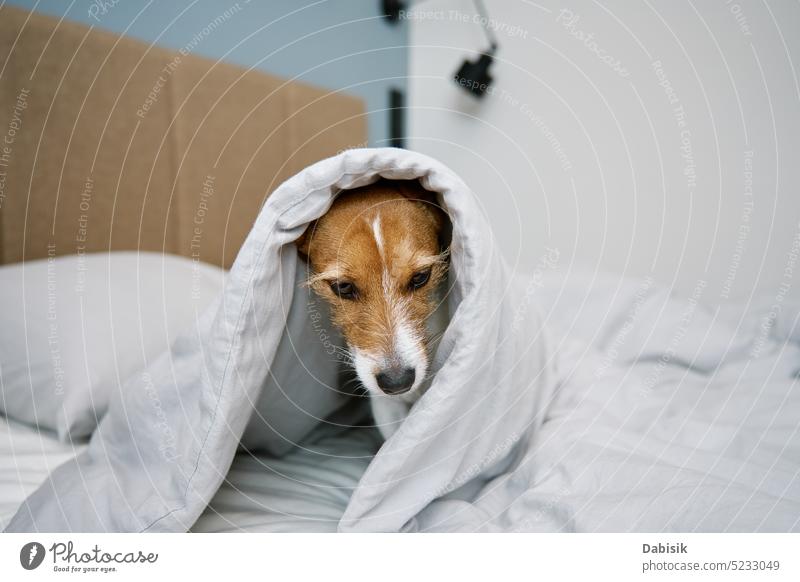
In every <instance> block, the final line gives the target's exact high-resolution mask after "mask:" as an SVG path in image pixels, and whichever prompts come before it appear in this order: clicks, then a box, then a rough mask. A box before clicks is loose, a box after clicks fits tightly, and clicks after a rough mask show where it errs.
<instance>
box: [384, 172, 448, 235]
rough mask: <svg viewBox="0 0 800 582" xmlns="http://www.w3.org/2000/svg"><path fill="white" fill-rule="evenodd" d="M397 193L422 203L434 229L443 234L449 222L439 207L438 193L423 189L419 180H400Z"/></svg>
mask: <svg viewBox="0 0 800 582" xmlns="http://www.w3.org/2000/svg"><path fill="white" fill-rule="evenodd" d="M396 184H397V191H398V193H399V194H400V195H401V196H403V197H404V198H408V199H409V200H414V201H416V202H419V203H421V204H422V205H423V206H424V208H425V210H426V211H427V213H428V215H429V216H430V217H431V220H432V221H433V225H434V228H435V229H436V231H437V232H439V233H441V232H442V231H443V230H444V229H445V227H446V225H447V223H449V220H448V218H447V213H446V212H445V211H444V209H443V208H442V207H441V206H440V205H439V197H438V196H437V195H436V192H431V191H430V190H426V189H425V188H423V187H422V184H420V183H419V180H398V181H397V182H396Z"/></svg>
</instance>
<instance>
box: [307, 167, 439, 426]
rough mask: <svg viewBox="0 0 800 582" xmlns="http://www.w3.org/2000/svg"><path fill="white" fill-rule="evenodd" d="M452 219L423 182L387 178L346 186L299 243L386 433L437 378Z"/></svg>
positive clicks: (316, 289)
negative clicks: (433, 369)
mask: <svg viewBox="0 0 800 582" xmlns="http://www.w3.org/2000/svg"><path fill="white" fill-rule="evenodd" d="M448 224H449V221H448V219H447V217H446V215H445V213H444V211H443V210H442V209H441V208H440V207H439V206H438V205H437V204H436V202H435V196H434V195H433V194H432V193H431V192H428V191H427V190H425V189H424V188H422V186H421V185H420V184H419V182H417V181H416V180H394V181H389V180H382V181H380V182H377V183H375V184H372V185H369V186H364V187H362V188H357V189H354V190H344V191H342V192H341V193H340V194H338V195H337V196H336V199H335V200H334V202H333V205H332V206H331V208H330V209H329V210H328V212H327V213H326V214H325V215H324V216H322V217H321V218H319V219H318V220H316V221H315V222H314V223H312V224H311V225H309V227H308V228H307V229H306V232H305V233H304V234H303V236H301V237H300V239H298V241H297V247H298V250H299V251H300V254H301V255H302V256H304V257H305V258H306V260H307V261H308V263H309V265H310V268H311V273H312V274H311V276H310V277H309V279H308V281H307V285H309V286H310V287H311V288H312V289H313V290H314V292H315V293H316V294H317V295H319V296H320V297H321V298H322V299H324V300H325V301H327V302H328V303H329V304H330V307H331V314H332V320H333V323H334V325H335V326H337V327H338V328H339V329H340V330H341V332H342V335H343V336H344V339H345V341H346V343H347V349H346V350H343V353H344V354H345V357H346V358H347V360H348V362H349V363H350V364H352V366H353V367H354V368H355V372H356V375H357V377H358V379H359V380H360V381H361V384H362V385H363V386H364V388H366V390H367V392H368V394H369V395H370V403H371V406H372V412H373V416H374V418H375V423H376V425H377V426H378V428H379V429H380V431H381V433H382V434H383V436H384V437H385V438H388V437H389V436H391V435H392V434H393V433H394V432H395V431H396V430H397V428H398V427H399V424H400V423H401V422H402V421H403V419H405V417H406V416H407V415H408V411H409V410H410V408H411V406H412V405H413V403H414V402H416V401H417V400H418V399H419V398H420V396H421V395H422V394H423V393H424V392H425V390H427V388H428V386H429V385H430V380H431V378H430V377H429V373H430V368H431V358H432V354H433V353H435V349H436V346H437V345H438V341H439V339H440V338H441V335H442V334H443V333H444V330H445V328H446V326H447V314H446V307H444V306H443V303H444V301H443V299H444V292H443V288H444V287H445V285H443V283H444V281H445V279H446V276H447V269H448V252H447V250H445V248H444V245H443V239H444V233H445V230H446V226H447V225H448Z"/></svg>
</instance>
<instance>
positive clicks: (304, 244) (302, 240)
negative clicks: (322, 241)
mask: <svg viewBox="0 0 800 582" xmlns="http://www.w3.org/2000/svg"><path fill="white" fill-rule="evenodd" d="M316 226H317V223H316V222H311V223H309V225H308V226H306V229H305V230H304V231H303V234H301V235H300V237H299V238H298V239H297V240H295V241H294V244H295V245H296V246H297V252H298V253H300V256H302V257H303V258H304V259H306V260H307V259H308V247H309V245H310V244H311V237H312V235H313V233H314V228H315V227H316Z"/></svg>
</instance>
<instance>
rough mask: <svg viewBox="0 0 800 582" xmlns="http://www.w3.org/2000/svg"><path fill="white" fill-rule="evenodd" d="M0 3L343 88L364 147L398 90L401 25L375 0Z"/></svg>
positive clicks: (403, 57)
mask: <svg viewBox="0 0 800 582" xmlns="http://www.w3.org/2000/svg"><path fill="white" fill-rule="evenodd" d="M8 3H9V4H12V5H16V6H21V7H23V8H27V9H35V10H37V11H39V12H42V13H45V14H50V15H53V16H57V17H61V16H66V18H68V19H70V20H73V21H77V22H82V23H84V24H87V25H93V26H96V27H100V28H104V29H107V30H110V31H113V32H116V33H120V34H123V33H124V34H126V35H129V36H131V37H135V38H138V39H140V40H143V41H145V42H148V43H154V44H158V45H161V46H164V47H167V48H171V49H181V48H183V47H187V45H191V52H192V54H197V55H200V56H204V57H209V58H213V59H220V60H224V61H227V62H230V63H234V64H237V65H240V66H244V67H255V68H257V69H260V70H262V71H265V72H268V73H273V74H276V75H280V76H283V77H287V78H298V79H301V80H303V81H307V82H309V83H313V84H315V85H319V86H322V87H326V88H329V89H343V90H345V91H346V92H348V93H351V94H353V95H357V96H359V97H361V98H362V99H364V100H365V102H366V106H367V110H368V111H369V112H370V113H369V118H368V125H369V140H370V145H375V146H380V145H389V144H388V141H387V140H388V137H389V129H388V113H387V111H386V110H385V109H386V107H388V91H389V88H390V87H392V86H397V87H399V88H401V89H403V90H405V89H406V74H407V63H408V58H407V55H408V51H407V48H406V47H407V45H408V26H407V24H406V23H403V22H402V21H401V22H400V23H399V24H395V25H392V24H389V23H388V22H387V21H386V20H385V19H383V18H382V17H381V14H380V5H381V3H380V2H379V0H239V1H238V2H237V1H231V0H223V1H220V0H217V1H212V0H194V1H192V0H176V1H169V2H167V1H161V2H153V1H149V2H146V1H144V0H75V1H74V2H66V1H65V0H44V1H35V0H10V1H9V2H8ZM215 21H216V24H212V23H214V22H215ZM211 27H213V28H211ZM204 29H205V30H204ZM193 39H194V40H193Z"/></svg>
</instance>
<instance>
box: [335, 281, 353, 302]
mask: <svg viewBox="0 0 800 582" xmlns="http://www.w3.org/2000/svg"><path fill="white" fill-rule="evenodd" d="M331 291H333V293H334V294H335V295H336V296H338V297H340V298H342V299H355V298H356V296H357V293H358V291H357V289H356V286H355V285H353V284H352V283H348V282H347V281H334V282H333V283H331Z"/></svg>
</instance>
